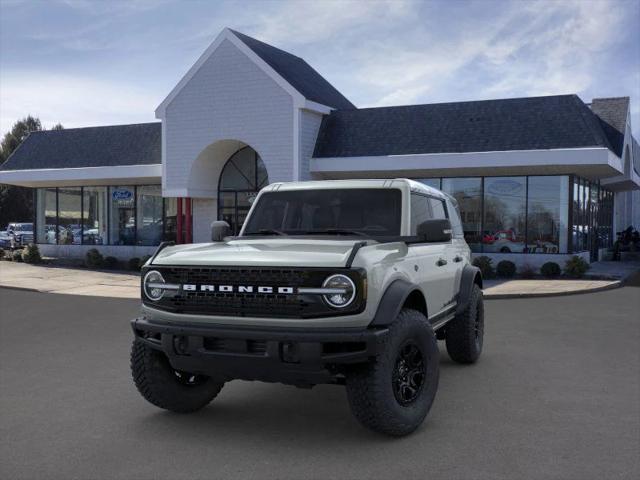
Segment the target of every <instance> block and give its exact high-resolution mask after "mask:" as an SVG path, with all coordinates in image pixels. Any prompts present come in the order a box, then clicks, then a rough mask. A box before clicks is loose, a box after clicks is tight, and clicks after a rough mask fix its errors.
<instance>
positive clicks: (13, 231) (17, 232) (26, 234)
mask: <svg viewBox="0 0 640 480" xmlns="http://www.w3.org/2000/svg"><path fill="white" fill-rule="evenodd" d="M0 241H2V244H3V245H2V246H3V247H6V248H10V249H12V250H14V249H16V248H22V247H24V246H26V245H29V244H30V243H33V223H10V224H9V225H7V229H6V232H5V234H4V235H2V239H1V240H0ZM5 244H6V245H5Z"/></svg>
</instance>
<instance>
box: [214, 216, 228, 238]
mask: <svg viewBox="0 0 640 480" xmlns="http://www.w3.org/2000/svg"><path fill="white" fill-rule="evenodd" d="M229 235H231V227H230V226H229V224H228V223H227V222H225V221H224V220H217V221H215V222H213V223H212V224H211V241H212V242H221V241H222V240H223V239H224V237H228V236H229Z"/></svg>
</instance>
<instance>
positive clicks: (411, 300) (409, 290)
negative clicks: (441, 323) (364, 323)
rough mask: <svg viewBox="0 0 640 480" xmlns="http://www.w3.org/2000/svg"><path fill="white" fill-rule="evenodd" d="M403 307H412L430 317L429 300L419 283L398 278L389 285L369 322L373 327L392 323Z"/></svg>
mask: <svg viewBox="0 0 640 480" xmlns="http://www.w3.org/2000/svg"><path fill="white" fill-rule="evenodd" d="M403 308H411V309H414V310H417V311H419V312H420V313H422V314H423V315H424V316H425V318H429V317H428V310H427V301H426V299H425V297H424V294H423V293H422V291H421V290H420V288H419V287H418V286H417V285H414V284H412V283H410V282H408V281H406V280H402V279H397V280H394V281H393V282H391V284H390V285H389V286H388V287H387V289H386V290H385V292H384V294H383V295H382V298H381V299H380V303H379V304H378V309H377V311H376V314H375V316H374V317H373V320H372V321H371V323H370V324H369V326H372V327H383V326H387V325H389V324H391V322H393V321H394V320H395V318H396V317H397V316H398V314H399V313H400V310H402V309H403Z"/></svg>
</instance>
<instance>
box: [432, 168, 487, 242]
mask: <svg viewBox="0 0 640 480" xmlns="http://www.w3.org/2000/svg"><path fill="white" fill-rule="evenodd" d="M442 191H443V192H445V193H448V194H449V195H451V196H453V197H454V198H455V199H456V201H457V202H458V206H459V207H460V217H461V219H462V228H463V230H464V238H465V240H466V242H467V244H468V245H469V247H470V248H471V251H472V252H480V251H482V243H481V242H482V235H481V232H482V231H481V227H482V179H481V178H443V179H442Z"/></svg>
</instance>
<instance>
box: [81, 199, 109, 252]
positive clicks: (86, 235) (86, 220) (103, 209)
mask: <svg viewBox="0 0 640 480" xmlns="http://www.w3.org/2000/svg"><path fill="white" fill-rule="evenodd" d="M82 195H83V214H82V226H83V230H82V243H83V244H84V245H103V244H105V243H107V241H106V240H107V187H84V189H83V193H82Z"/></svg>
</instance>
